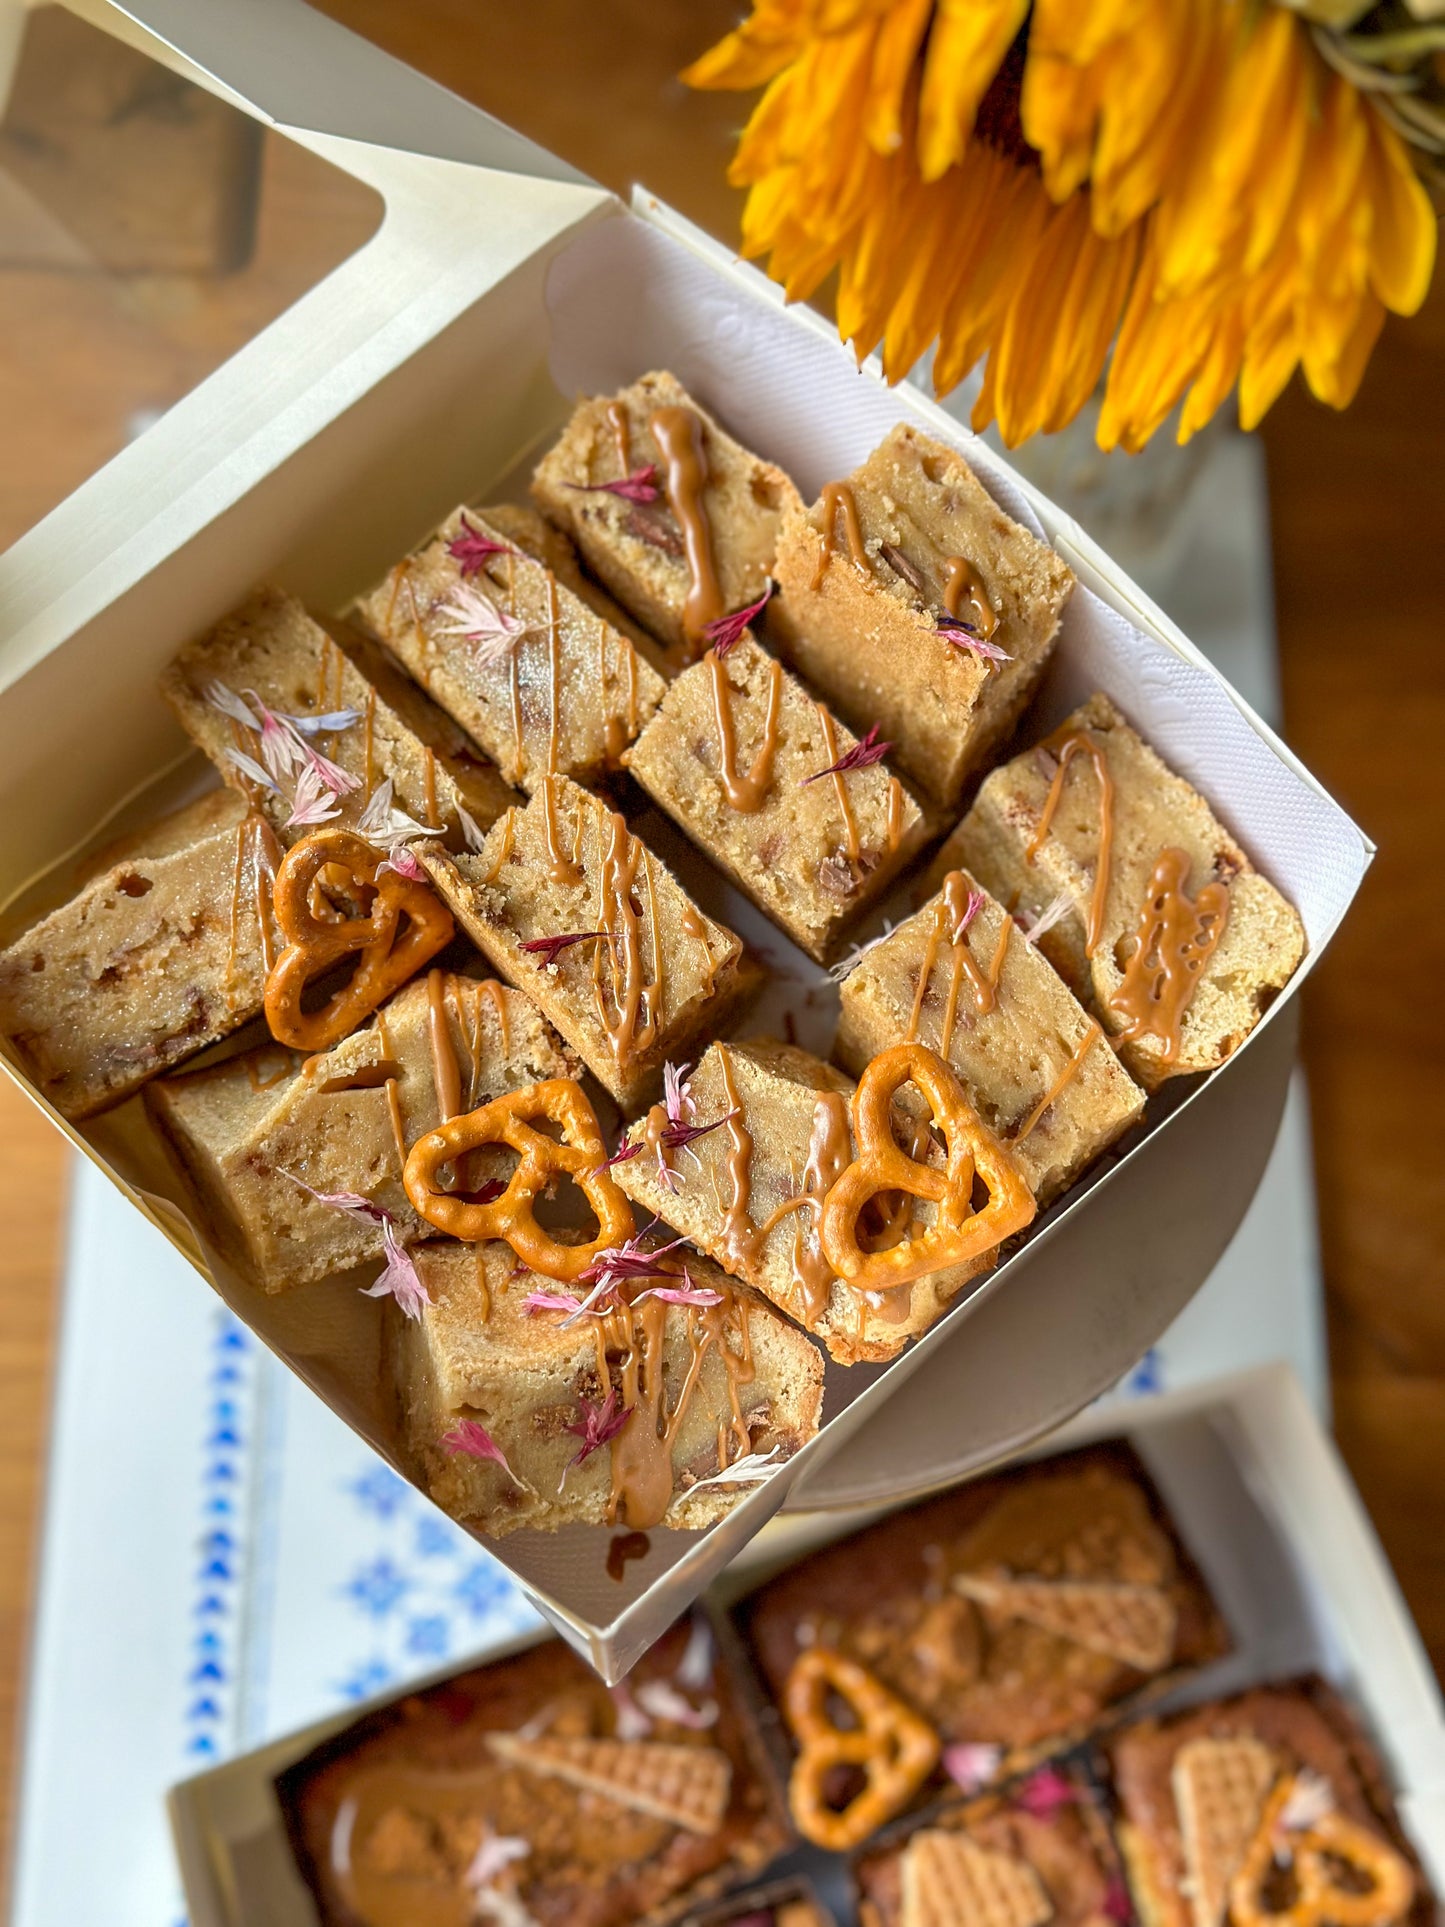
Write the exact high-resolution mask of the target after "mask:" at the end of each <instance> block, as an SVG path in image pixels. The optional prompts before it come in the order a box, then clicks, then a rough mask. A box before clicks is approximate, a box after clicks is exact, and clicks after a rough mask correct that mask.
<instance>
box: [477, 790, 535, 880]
mask: <svg viewBox="0 0 1445 1927" xmlns="http://www.w3.org/2000/svg"><path fill="white" fill-rule="evenodd" d="M544 807H545V806H544ZM516 840H517V806H516V804H515V803H514V804H513V805H512V806H511V808H510V809H509V810H508V811H507V816H506V821H505V822H504V823H503V824H502V846H501V848H500V849H499V850H498V851H497V860H496V862H495V863H494V864H493V865H492V867H491V869H490V870H488V871H487V874H486V875H485V876H484V877H483V878H482V882H483V883H486V884H491V883H495V882H496V880H497V878H498V877H499V876H500V875H501V874H502V867H503V865H504V864H505V863H506V861H507V858H508V857H509V856H510V855H511V854H512V845H513V844H514V843H515V842H516Z"/></svg>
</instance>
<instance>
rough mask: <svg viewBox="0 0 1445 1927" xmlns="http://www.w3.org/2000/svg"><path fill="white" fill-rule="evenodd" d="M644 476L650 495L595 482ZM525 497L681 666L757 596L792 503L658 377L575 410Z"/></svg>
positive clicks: (780, 479)
mask: <svg viewBox="0 0 1445 1927" xmlns="http://www.w3.org/2000/svg"><path fill="white" fill-rule="evenodd" d="M648 468H651V469H652V470H653V471H654V474H653V478H652V486H653V487H654V488H655V490H656V493H655V494H654V495H652V496H651V498H650V499H647V500H638V499H628V497H626V496H623V495H618V494H614V493H610V492H609V491H608V490H607V489H606V488H605V487H602V486H599V485H600V484H603V483H609V482H616V481H618V480H620V479H623V478H624V477H626V476H628V475H635V474H636V473H637V472H638V471H639V470H646V469H648ZM689 469H691V470H692V473H691V474H690V475H689V474H688V472H687V471H688V470H689ZM635 493H636V492H635V491H634V494H635ZM532 495H533V498H534V499H535V501H536V503H537V506H538V507H539V508H540V509H541V510H542V512H543V514H544V515H546V516H547V517H548V518H549V519H550V520H551V521H553V522H555V523H556V524H557V526H558V527H559V528H562V529H565V530H566V532H567V533H568V535H570V536H571V538H572V540H573V541H574V542H575V543H576V545H577V548H578V550H579V551H580V553H581V556H582V560H583V561H584V562H585V563H586V565H587V567H588V569H589V570H590V571H591V572H592V574H593V575H595V576H596V577H597V578H598V580H599V581H601V582H603V583H605V584H606V586H607V588H609V589H610V590H611V591H612V593H613V595H615V596H616V598H617V600H618V601H619V602H620V603H621V604H622V606H623V608H624V609H627V610H629V611H630V612H631V614H632V615H634V616H635V617H636V618H637V620H638V621H639V622H641V623H642V624H643V626H644V627H645V628H647V629H650V630H651V631H652V633H653V634H654V635H655V636H657V637H658V638H659V640H660V641H661V642H662V643H663V644H664V645H665V646H666V648H667V651H668V654H669V656H670V657H671V659H672V660H673V661H674V662H675V663H676V664H679V665H681V664H683V663H686V662H692V661H696V660H697V658H698V657H699V656H701V654H702V652H703V649H704V648H705V647H706V637H705V636H704V635H703V633H702V631H703V629H704V627H705V626H706V624H707V623H708V622H710V621H715V620H717V619H718V618H719V617H721V616H725V615H731V614H732V613H734V612H735V611H737V610H739V609H744V608H747V607H749V606H750V605H751V604H752V603H754V602H756V601H757V600H758V598H759V597H760V596H761V595H762V594H763V593H764V591H765V590H766V588H767V585H768V577H769V575H770V573H771V571H772V567H773V556H774V553H775V552H776V549H777V543H778V530H779V526H780V524H781V522H782V519H783V515H784V513H785V512H786V511H788V510H789V509H796V508H799V507H800V506H801V504H800V502H799V497H798V492H797V490H796V489H795V488H794V487H793V484H792V483H791V482H790V481H789V480H788V478H787V476H786V475H785V474H784V473H783V471H782V470H781V469H780V468H776V467H774V466H773V464H772V463H771V462H765V461H762V460H760V459H759V458H758V457H757V456H756V455H752V454H750V453H749V452H748V450H747V449H745V448H743V447H742V446H741V445H740V444H739V443H737V442H735V441H734V440H733V438H732V437H731V436H730V435H728V434H727V433H726V432H725V431H724V430H723V429H722V428H720V427H719V426H718V424H717V422H715V421H714V420H713V418H712V416H711V415H709V414H707V413H706V412H705V410H703V409H702V408H700V407H699V406H698V404H697V403H696V402H695V401H694V400H693V399H692V397H691V396H690V395H689V394H688V393H687V391H686V390H685V389H684V388H683V387H682V385H681V383H680V382H678V381H677V380H676V379H675V377H674V376H672V375H669V374H665V373H654V374H648V375H644V376H643V377H642V379H641V380H640V381H636V382H634V383H633V384H632V386H631V387H630V388H624V389H623V390H622V391H621V393H620V394H618V395H616V396H613V397H612V398H611V399H608V398H607V397H605V396H600V395H599V396H592V397H589V398H588V399H587V400H585V401H582V402H579V403H578V405H577V408H576V409H575V410H574V412H573V415H572V419H571V420H570V421H569V422H568V424H567V426H566V428H565V429H563V431H562V435H561V437H560V439H559V440H558V441H557V443H556V444H555V446H554V447H553V448H552V449H551V450H549V452H548V453H547V454H546V455H545V456H544V457H543V458H542V460H541V462H540V463H539V464H538V467H537V472H536V475H535V476H534V477H533V480H532Z"/></svg>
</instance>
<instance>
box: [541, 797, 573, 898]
mask: <svg viewBox="0 0 1445 1927" xmlns="http://www.w3.org/2000/svg"><path fill="white" fill-rule="evenodd" d="M542 829H543V834H544V835H545V837H546V839H547V861H548V865H549V867H548V870H547V876H548V879H549V880H550V881H551V882H553V883H557V884H564V883H580V882H581V881H582V865H581V864H580V863H579V862H578V861H577V859H576V856H575V855H573V856H568V854H567V852H566V851H565V850H564V849H563V848H562V846H561V844H560V843H559V842H558V840H557V779H556V778H555V777H554V776H544V777H543V778H542ZM579 829H580V825H579Z"/></svg>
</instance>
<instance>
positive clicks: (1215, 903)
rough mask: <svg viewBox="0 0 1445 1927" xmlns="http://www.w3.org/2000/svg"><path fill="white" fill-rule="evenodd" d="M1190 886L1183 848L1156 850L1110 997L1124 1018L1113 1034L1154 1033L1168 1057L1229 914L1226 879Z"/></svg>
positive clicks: (1113, 1008)
mask: <svg viewBox="0 0 1445 1927" xmlns="http://www.w3.org/2000/svg"><path fill="white" fill-rule="evenodd" d="M1188 887H1189V857H1188V854H1187V853H1186V852H1185V851H1183V850H1177V849H1167V850H1161V851H1160V853H1159V860H1158V862H1157V863H1156V864H1155V865H1154V873H1153V875H1152V876H1151V877H1150V879H1149V888H1148V891H1147V892H1146V893H1145V897H1144V901H1143V903H1142V904H1141V905H1140V909H1139V917H1138V922H1137V924H1136V925H1135V931H1134V953H1133V955H1132V956H1131V957H1130V959H1129V961H1128V963H1127V964H1126V965H1125V967H1124V981H1123V983H1122V984H1121V985H1120V986H1119V988H1118V989H1117V990H1116V991H1115V992H1114V995H1113V996H1112V997H1111V998H1110V999H1109V1010H1110V1012H1111V1013H1112V1014H1113V1015H1114V1016H1116V1017H1118V1018H1121V1019H1122V1020H1123V1021H1122V1024H1121V1027H1120V1028H1119V1030H1118V1031H1117V1032H1116V1033H1115V1034H1116V1036H1118V1037H1120V1038H1126V1039H1127V1038H1137V1037H1154V1038H1157V1039H1158V1041H1159V1044H1160V1046H1161V1049H1160V1053H1159V1054H1160V1056H1161V1057H1162V1058H1163V1060H1164V1062H1165V1063H1166V1064H1172V1063H1173V1061H1174V1059H1175V1058H1176V1057H1177V1056H1178V1054H1179V1044H1180V1035H1181V1031H1182V1028H1183V1023H1184V1013H1185V1011H1186V1010H1188V1008H1189V1005H1190V1001H1191V1000H1192V998H1193V996H1194V993H1195V991H1196V990H1197V989H1198V987H1199V978H1200V973H1201V971H1202V970H1203V968H1204V965H1205V964H1206V963H1207V962H1208V961H1209V958H1210V957H1211V955H1212V954H1213V952H1214V949H1215V947H1216V945H1217V944H1218V942H1219V940H1220V938H1221V937H1222V936H1223V935H1224V931H1225V926H1226V924H1227V923H1228V921H1229V890H1228V887H1227V886H1226V885H1225V884H1223V883H1206V884H1205V885H1204V887H1203V889H1202V890H1200V892H1199V894H1198V896H1197V897H1194V898H1192V899H1191V898H1190V896H1189V895H1188Z"/></svg>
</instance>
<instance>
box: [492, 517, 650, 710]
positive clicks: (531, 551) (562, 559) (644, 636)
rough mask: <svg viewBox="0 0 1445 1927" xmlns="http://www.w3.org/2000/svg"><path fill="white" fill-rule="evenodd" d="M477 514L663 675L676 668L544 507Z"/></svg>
mask: <svg viewBox="0 0 1445 1927" xmlns="http://www.w3.org/2000/svg"><path fill="white" fill-rule="evenodd" d="M477 514H478V515H479V516H480V517H481V519H482V520H483V521H484V522H488V523H490V524H491V526H492V527H493V528H494V529H496V530H497V531H498V533H499V534H501V535H504V536H505V537H506V538H507V540H508V541H509V542H515V543H516V545H517V547H518V548H519V549H525V550H526V552H527V554H528V555H530V556H534V557H535V558H536V560H537V561H538V562H544V563H545V564H546V565H547V567H548V568H549V569H550V570H551V571H552V573H553V575H555V576H556V578H557V580H558V581H559V582H565V583H566V585H567V587H568V588H569V589H570V590H571V591H572V593H573V595H574V596H576V597H577V599H578V601H579V602H585V603H586V604H587V607H588V608H589V609H590V610H591V611H592V613H593V614H594V615H596V616H600V617H601V618H602V620H603V621H604V622H605V623H606V624H607V626H608V627H609V628H610V629H615V630H616V631H617V633H618V635H619V636H626V638H627V640H628V641H629V642H630V643H631V644H632V646H633V648H634V649H636V651H637V653H638V654H639V655H640V656H641V657H642V659H643V661H644V662H649V663H651V664H652V667H653V668H654V669H655V670H656V671H657V673H658V674H659V675H660V676H663V677H666V676H668V675H670V674H671V673H672V671H673V670H674V669H675V668H676V666H677V665H676V663H674V662H670V661H669V659H668V655H667V651H666V650H665V649H664V648H663V646H662V644H661V643H660V642H659V641H658V640H657V637H656V636H654V635H652V634H651V633H650V631H648V630H646V629H644V628H643V626H642V624H641V623H640V622H635V621H634V620H633V618H632V617H631V616H630V615H628V613H627V611H626V610H625V609H624V608H623V606H622V604H621V603H620V602H619V601H618V600H617V598H616V596H613V595H609V594H608V592H607V590H606V589H604V588H603V586H602V584H601V583H600V582H595V581H594V580H593V579H592V577H591V576H590V575H588V573H587V571H586V570H585V569H584V568H583V567H582V564H581V562H580V561H579V559H578V556H577V551H576V549H575V548H574V547H573V545H572V540H571V538H570V536H567V535H564V534H563V532H562V530H561V529H559V528H558V527H557V525H556V524H555V523H554V522H549V521H548V520H547V518H546V516H545V515H543V514H542V512H541V510H540V509H535V508H530V507H528V506H527V505H526V504H525V503H520V502H487V503H479V504H478V506H477Z"/></svg>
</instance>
